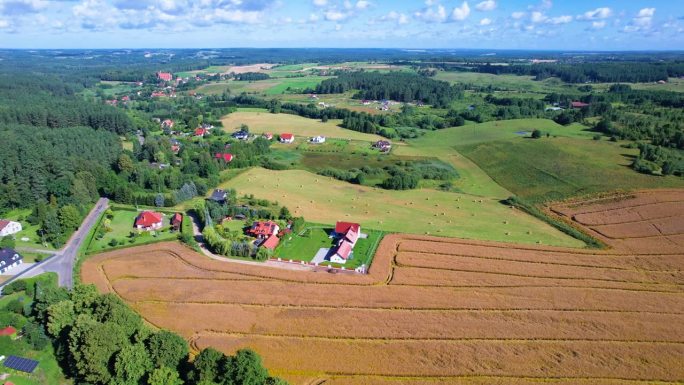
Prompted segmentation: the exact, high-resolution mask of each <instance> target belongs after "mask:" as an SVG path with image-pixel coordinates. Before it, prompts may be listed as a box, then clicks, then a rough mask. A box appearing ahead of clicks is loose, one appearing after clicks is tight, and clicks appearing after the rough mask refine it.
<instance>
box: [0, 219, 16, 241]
mask: <svg viewBox="0 0 684 385" xmlns="http://www.w3.org/2000/svg"><path fill="white" fill-rule="evenodd" d="M20 231H21V223H19V222H15V221H10V220H7V219H0V237H6V236H8V235H12V234H16V233H18V232H20Z"/></svg>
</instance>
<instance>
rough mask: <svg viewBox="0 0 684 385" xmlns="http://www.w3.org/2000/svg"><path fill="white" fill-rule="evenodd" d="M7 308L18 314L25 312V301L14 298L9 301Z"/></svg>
mask: <svg viewBox="0 0 684 385" xmlns="http://www.w3.org/2000/svg"><path fill="white" fill-rule="evenodd" d="M5 310H7V311H11V312H12V313H16V314H22V313H23V312H24V303H23V302H22V301H21V300H19V299H13V300H11V301H10V302H8V303H7V305H6V306H5Z"/></svg>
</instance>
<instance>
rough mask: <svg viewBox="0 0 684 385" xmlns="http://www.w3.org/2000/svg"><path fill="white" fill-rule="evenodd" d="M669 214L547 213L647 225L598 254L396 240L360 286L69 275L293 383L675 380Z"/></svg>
mask: <svg viewBox="0 0 684 385" xmlns="http://www.w3.org/2000/svg"><path fill="white" fill-rule="evenodd" d="M682 205H684V191H681V190H680V191H665V192H644V193H637V194H633V195H631V196H629V197H611V198H606V199H603V200H600V201H592V202H582V203H578V202H571V203H567V204H564V205H559V206H556V207H554V210H556V211H557V212H558V213H560V214H562V215H566V216H567V218H568V219H570V220H573V219H574V220H575V222H576V223H578V224H579V223H582V224H584V225H587V226H589V228H590V230H589V231H595V232H596V233H597V234H599V231H603V230H604V229H603V227H604V226H611V225H614V224H625V223H642V222H648V223H651V224H652V225H653V226H655V227H657V228H659V229H661V232H662V233H661V234H660V235H653V234H652V233H651V232H650V230H644V229H646V228H647V226H643V225H637V226H635V227H634V230H633V231H632V232H629V231H622V232H619V233H618V232H613V233H610V235H609V236H607V235H606V236H603V235H601V237H603V239H604V240H605V241H607V242H608V243H609V244H611V245H613V246H614V248H612V249H610V250H606V251H590V250H581V249H569V248H554V247H540V246H521V245H514V244H504V243H494V242H478V241H465V240H460V239H453V238H435V237H428V236H418V235H401V234H394V235H389V236H387V237H386V238H385V239H384V240H383V242H382V243H381V245H380V247H379V249H378V252H377V254H376V257H375V259H374V263H373V265H372V266H371V269H370V272H369V274H368V275H365V276H358V275H347V274H329V273H325V272H318V273H311V272H300V271H288V270H281V269H274V268H266V267H259V266H249V265H241V264H236V263H230V262H221V261H216V260H210V259H208V258H206V257H204V256H202V255H200V254H197V253H195V252H193V251H191V250H189V249H187V248H185V247H183V246H181V245H179V244H177V243H161V244H156V245H149V246H142V247H138V248H134V249H128V250H125V251H116V252H111V253H106V254H101V255H98V256H95V257H93V258H91V259H90V260H88V261H87V262H86V263H85V264H84V267H83V273H82V276H83V279H84V280H85V281H86V282H89V283H94V284H96V285H97V286H98V287H99V288H100V290H101V291H105V292H115V293H117V294H118V295H119V296H121V297H122V298H123V299H124V300H125V301H126V302H128V303H129V304H131V306H133V307H134V308H135V309H136V310H137V311H139V312H140V313H141V314H142V315H143V316H144V317H145V319H147V320H148V321H149V322H151V323H152V324H155V325H157V326H160V327H165V328H169V329H172V330H176V331H178V332H179V333H181V334H182V335H184V336H185V337H186V338H188V340H189V341H190V342H191V346H192V347H193V348H194V349H201V348H204V347H208V346H213V347H216V348H218V349H221V350H223V351H225V352H228V353H231V352H233V351H235V350H236V349H239V348H242V347H251V348H253V349H255V350H256V351H258V352H259V354H261V355H262V356H263V358H264V361H265V365H266V366H267V367H268V368H269V369H270V370H271V372H273V373H274V374H276V375H280V376H283V377H285V378H286V379H288V380H290V381H292V383H294V384H320V383H323V382H325V383H326V384H335V385H338V384H361V383H363V384H392V385H394V384H409V383H410V384H416V383H418V384H445V383H446V384H538V383H553V384H653V383H672V384H674V383H681V381H682V380H684V365H682V357H684V330H683V328H682V325H684V291H683V290H682V284H683V283H684V275H683V274H682V270H683V268H684V254H683V253H682V249H683V247H682V245H684V243H682V231H681V229H682V223H684V213H682V210H681V209H680V207H682ZM673 207H674V209H673ZM661 223H668V225H667V226H664V225H663V226H661V225H660V224H661ZM665 227H667V231H665V230H664V228H665ZM604 233H605V231H604ZM620 237H622V238H620ZM643 239H650V240H651V241H649V242H645V243H642V242H640V241H641V240H643ZM635 245H636V246H635ZM663 245H664V246H663ZM670 245H679V247H676V246H672V247H671V246H670Z"/></svg>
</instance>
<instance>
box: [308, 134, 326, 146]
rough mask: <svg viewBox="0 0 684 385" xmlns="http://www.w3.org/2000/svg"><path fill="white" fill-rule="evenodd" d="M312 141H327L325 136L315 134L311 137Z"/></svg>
mask: <svg viewBox="0 0 684 385" xmlns="http://www.w3.org/2000/svg"><path fill="white" fill-rule="evenodd" d="M311 143H319V144H320V143H325V136H314V137H313V138H311Z"/></svg>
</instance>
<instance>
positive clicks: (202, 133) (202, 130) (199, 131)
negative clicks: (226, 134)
mask: <svg viewBox="0 0 684 385" xmlns="http://www.w3.org/2000/svg"><path fill="white" fill-rule="evenodd" d="M208 133H209V131H208V130H207V129H206V128H201V127H200V128H197V129H195V136H197V137H200V138H203V137H204V136H205V135H207V134H208Z"/></svg>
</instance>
